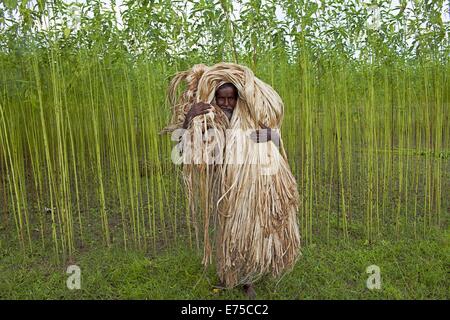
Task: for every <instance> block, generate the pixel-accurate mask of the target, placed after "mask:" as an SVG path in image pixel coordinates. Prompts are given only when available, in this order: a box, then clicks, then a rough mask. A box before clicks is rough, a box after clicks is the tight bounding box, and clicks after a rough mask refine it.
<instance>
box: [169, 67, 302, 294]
mask: <svg viewBox="0 0 450 320" xmlns="http://www.w3.org/2000/svg"><path fill="white" fill-rule="evenodd" d="M182 82H185V84H186V86H185V87H184V90H183V92H182V93H181V95H179V94H178V92H179V90H178V89H179V86H180V84H181V83H182ZM168 98H169V102H170V104H171V106H172V117H171V120H170V122H169V124H168V125H167V126H166V127H165V128H164V130H163V132H172V137H173V138H174V139H178V138H179V139H178V141H179V142H180V143H179V144H177V146H176V149H177V150H178V151H181V153H182V154H183V155H184V156H186V158H185V160H187V161H183V162H182V163H183V169H182V170H183V179H184V182H185V184H186V193H187V196H188V200H189V208H190V209H189V210H190V213H191V217H192V221H193V223H194V226H196V237H197V239H198V224H197V222H198V221H199V220H198V217H199V216H198V213H200V214H201V216H200V219H201V220H200V221H202V222H203V249H204V252H203V261H202V263H203V265H204V266H205V267H206V266H207V265H209V264H211V263H212V258H213V251H214V257H215V260H216V272H217V275H218V277H219V279H220V282H221V287H226V288H233V287H236V286H243V288H244V290H245V293H246V294H247V296H248V297H249V298H254V297H255V296H256V293H255V290H254V288H253V284H254V283H255V282H256V281H258V279H260V278H261V277H262V276H265V275H271V276H272V277H274V278H277V277H279V276H281V275H282V274H284V273H285V272H288V271H289V270H292V269H293V267H294V266H295V264H296V261H297V259H298V257H299V256H300V255H301V252H300V232H299V228H298V221H297V220H298V217H297V214H298V209H299V205H300V201H299V196H298V189H297V182H296V179H295V177H294V175H293V174H292V172H291V170H290V167H289V162H288V160H287V155H286V153H285V150H284V147H283V144H282V141H281V139H280V136H279V134H278V133H277V130H273V129H270V128H269V127H272V128H280V127H281V125H282V120H283V114H284V105H283V101H282V99H281V97H280V96H279V95H278V93H277V92H276V91H275V90H274V89H273V88H272V87H271V86H270V85H268V84H267V83H265V82H263V81H262V80H260V79H258V78H257V77H256V76H255V75H254V74H253V72H252V70H250V69H249V68H247V67H245V66H242V65H238V64H234V63H226V62H221V63H218V64H215V65H213V66H211V67H208V66H206V65H202V64H198V65H194V66H193V67H192V68H191V69H189V70H185V71H181V72H178V73H177V74H176V75H175V77H174V78H173V79H172V80H171V82H170V85H169V90H168ZM196 101H204V102H199V103H196ZM205 102H208V103H205ZM206 114H208V116H202V117H198V116H199V115H206ZM196 117H197V118H196ZM194 118H196V119H194ZM265 124H268V126H266V125H265ZM181 128H184V129H187V131H188V133H189V134H187V135H185V134H184V133H183V134H182V135H183V137H184V138H186V139H182V138H183V137H179V136H178V135H179V134H180V133H181V132H180V131H178V132H177V130H179V129H181ZM206 128H208V131H207V132H209V130H210V129H211V130H212V131H211V132H213V133H214V134H212V135H211V136H210V135H209V133H208V134H206V135H204V136H203V139H200V140H198V138H197V139H196V138H195V137H197V134H199V133H202V132H204V129H206ZM249 132H250V135H248V133H249ZM224 133H226V135H225V136H224V135H223V134H224ZM191 137H194V141H193V142H194V144H195V145H193V144H192V140H191ZM216 138H217V140H216ZM248 138H250V139H248ZM267 141H271V142H269V143H260V142H267ZM278 141H279V142H280V144H278ZM210 142H211V143H212V144H210ZM216 142H217V143H218V144H217V146H218V148H217V149H216V148H214V149H211V148H210V147H211V146H213V145H215V143H216ZM196 143H200V145H196ZM202 143H204V145H202ZM199 147H200V148H199ZM222 148H223V149H222ZM180 149H181V150H180ZM183 150H189V152H187V153H184V152H183ZM216 150H219V153H216ZM221 150H222V151H223V152H221ZM190 151H192V154H193V155H194V164H196V165H192V162H190V161H192V158H190V156H192V154H191V155H190ZM210 151H213V152H214V153H213V157H212V158H210V155H211V154H210ZM216 155H218V156H219V157H221V156H223V157H221V158H220V159H217V160H218V162H217V163H213V164H212V165H206V166H205V165H204V163H199V162H197V160H201V159H200V158H198V157H197V156H202V157H203V156H205V157H206V158H203V159H204V160H206V161H209V159H216ZM189 159H191V160H189ZM222 160H223V161H222ZM177 161H178V158H177ZM267 161H268V162H267ZM197 164H198V165H197ZM208 164H209V162H208ZM210 218H212V220H213V221H211V222H212V224H210V223H209V222H210V220H211V219H210ZM211 231H214V233H215V243H214V245H211V241H210V240H211V239H210V232H211ZM213 248H214V250H213Z"/></svg>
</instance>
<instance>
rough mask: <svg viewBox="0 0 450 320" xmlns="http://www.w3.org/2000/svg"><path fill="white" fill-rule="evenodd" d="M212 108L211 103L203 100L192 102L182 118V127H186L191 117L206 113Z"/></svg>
mask: <svg viewBox="0 0 450 320" xmlns="http://www.w3.org/2000/svg"><path fill="white" fill-rule="evenodd" d="M211 110H212V105H210V104H209V103H204V102H197V103H194V104H193V105H192V107H191V109H190V110H189V111H188V113H187V114H186V118H185V119H184V123H183V128H184V129H187V127H188V125H189V122H191V120H192V118H194V117H196V116H199V115H201V114H207V113H208V112H210V111H211Z"/></svg>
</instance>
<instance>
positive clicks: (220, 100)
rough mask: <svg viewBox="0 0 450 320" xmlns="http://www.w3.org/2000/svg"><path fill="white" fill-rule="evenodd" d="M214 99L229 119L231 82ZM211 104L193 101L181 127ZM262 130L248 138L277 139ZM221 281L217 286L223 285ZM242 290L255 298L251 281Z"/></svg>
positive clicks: (234, 97)
mask: <svg viewBox="0 0 450 320" xmlns="http://www.w3.org/2000/svg"><path fill="white" fill-rule="evenodd" d="M215 101H216V104H217V106H218V107H220V108H221V110H222V111H223V112H224V113H225V115H226V116H227V118H228V120H229V121H231V117H232V116H233V111H234V109H235V108H236V104H237V101H238V90H237V88H236V87H235V86H234V85H233V84H232V83H225V84H223V85H221V86H220V87H219V88H218V89H217V90H216V93H215ZM212 108H213V106H212V105H211V104H208V103H204V102H199V103H194V104H193V105H192V107H191V108H190V110H189V111H188V113H187V114H186V118H185V121H184V123H183V128H184V129H187V128H188V126H189V123H190V121H191V120H192V119H193V118H194V117H196V116H199V115H202V114H207V113H209V112H211V111H212ZM260 125H261V126H262V128H263V130H256V131H254V132H252V133H251V134H250V138H251V139H252V140H253V141H254V142H257V143H261V142H267V141H271V140H273V141H275V142H277V141H279V136H278V133H277V131H275V130H272V129H270V128H268V127H267V126H265V125H263V124H262V123H261V124H260ZM223 286H224V285H223V284H222V283H221V284H219V287H223ZM243 290H244V292H245V294H246V295H247V297H248V298H249V299H255V298H256V292H255V289H254V287H253V284H252V283H247V284H244V285H243Z"/></svg>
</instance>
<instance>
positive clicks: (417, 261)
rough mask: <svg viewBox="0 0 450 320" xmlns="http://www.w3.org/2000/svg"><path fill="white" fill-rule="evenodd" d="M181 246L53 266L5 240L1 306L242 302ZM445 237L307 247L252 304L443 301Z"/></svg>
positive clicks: (44, 255)
mask: <svg viewBox="0 0 450 320" xmlns="http://www.w3.org/2000/svg"><path fill="white" fill-rule="evenodd" d="M184 243H185V242H183V241H181V240H180V241H179V242H178V244H175V245H174V246H172V247H170V248H166V249H165V250H163V251H162V252H161V253H160V254H158V255H149V254H146V253H144V252H143V251H138V250H128V251H125V250H123V249H122V248H112V249H110V250H106V248H103V247H99V246H96V247H94V246H93V247H92V248H91V249H87V250H81V251H79V252H77V253H76V254H75V255H74V257H73V258H72V259H71V260H70V261H65V262H64V263H57V262H55V261H54V260H53V258H54V256H53V255H52V254H49V253H48V252H45V251H37V252H34V253H33V254H18V252H17V249H16V248H13V247H12V246H8V245H7V244H6V243H5V241H4V240H3V241H2V243H1V247H0V259H1V261H2V263H1V264H0V298H1V299H245V296H244V295H243V293H242V292H241V290H240V289H238V288H236V289H231V290H214V288H213V286H214V285H215V284H216V283H217V281H218V280H217V277H216V276H215V272H214V268H209V269H207V270H206V271H205V270H204V269H203V267H202V266H201V255H200V254H198V253H197V252H196V251H195V250H192V249H190V248H189V246H186V245H185V244H184ZM448 245H449V243H448V235H446V236H443V235H442V233H441V232H435V233H432V234H430V235H429V236H428V237H427V238H426V239H422V240H417V241H411V240H392V241H381V242H380V243H378V244H374V245H367V244H364V243H363V242H362V241H358V240H352V241H350V242H349V243H347V244H345V243H343V242H336V243H330V244H321V245H314V244H313V245H309V246H307V247H305V248H304V249H303V250H302V252H303V255H302V257H301V258H300V260H299V261H298V263H297V265H296V266H295V268H294V270H293V271H292V272H291V273H288V274H287V275H285V276H284V277H282V278H281V279H279V281H275V280H274V279H270V278H265V279H262V280H261V281H260V282H258V283H257V285H256V290H257V294H258V296H257V298H258V299H449V298H450V291H449V290H450V281H449V278H448V267H449V265H448V261H450V260H449V258H450V256H449V250H448ZM71 264H76V265H78V266H79V267H80V269H81V289H80V290H76V289H75V290H69V289H68V288H67V286H66V280H67V278H68V277H69V276H70V274H66V269H67V266H68V265H71ZM373 264H375V265H377V266H379V267H380V271H381V289H380V290H377V289H373V290H369V289H368V288H367V287H366V281H367V278H368V277H369V274H368V273H366V268H367V267H368V266H370V265H373Z"/></svg>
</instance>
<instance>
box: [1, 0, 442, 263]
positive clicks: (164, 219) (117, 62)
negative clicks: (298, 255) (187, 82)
mask: <svg viewBox="0 0 450 320" xmlns="http://www.w3.org/2000/svg"><path fill="white" fill-rule="evenodd" d="M449 14H450V13H449V3H448V2H447V3H445V2H444V1H403V0H402V1H397V2H391V1H372V2H367V1H359V0H353V1H343V0H334V1H287V0H281V1H278V0H277V1H261V0H260V1H257V0H250V1H228V0H221V1H211V0H201V1H165V0H160V1H123V2H119V1H114V0H112V1H99V0H88V1H85V2H68V1H56V0H55V1H26V0H23V1H16V0H8V1H2V2H1V3H0V70H1V71H0V173H1V174H0V199H1V202H0V203H1V205H0V212H1V225H0V228H1V230H2V233H3V235H6V236H5V237H6V239H8V240H5V241H7V243H8V244H11V243H16V244H20V246H22V248H24V249H27V250H33V248H41V247H42V248H49V247H52V248H53V250H54V251H55V252H56V253H58V255H60V254H63V255H71V254H73V252H75V251H77V250H79V249H80V248H84V247H86V246H91V247H95V246H98V245H99V243H100V242H99V240H100V239H101V240H102V241H103V243H104V244H105V245H108V246H110V245H112V244H115V243H117V244H119V245H120V246H124V247H125V248H129V247H138V248H149V249H153V250H158V248H160V247H161V246H163V245H164V244H167V243H170V242H171V241H172V240H174V241H177V240H179V239H188V240H187V241H189V243H190V244H191V246H195V244H196V243H197V246H199V243H198V240H197V239H198V235H197V229H196V227H195V223H194V222H195V221H193V220H192V217H191V216H190V214H189V210H187V208H186V198H185V194H184V191H183V185H182V181H181V179H180V176H179V167H176V166H175V165H174V164H173V163H172V162H171V161H170V154H171V149H172V147H173V145H174V144H173V142H171V141H170V137H165V136H159V135H158V132H159V130H160V129H161V128H162V127H163V126H164V125H165V124H166V123H167V121H168V119H169V115H170V112H169V109H168V105H167V102H166V100H165V93H166V88H167V85H168V81H169V80H170V78H171V76H173V75H174V74H175V73H176V72H177V71H180V70H184V69H187V68H190V67H191V66H192V65H193V64H196V63H205V64H213V63H216V62H220V61H230V62H237V63H241V64H244V65H246V66H248V67H250V68H251V69H252V70H253V71H254V72H255V74H256V75H257V76H258V77H260V78H261V79H263V80H264V81H266V82H268V83H269V84H271V85H272V86H273V87H274V88H275V89H276V90H277V91H278V92H279V93H280V95H281V96H282V98H283V100H284V102H285V105H286V113H285V118H284V123H283V127H282V137H283V140H284V141H285V145H286V146H287V151H288V156H289V160H290V162H291V166H292V169H293V172H294V173H295V175H296V177H297V179H298V183H299V192H300V194H301V197H302V206H301V209H300V212H299V221H300V225H301V233H302V237H303V241H304V244H312V243H314V242H327V243H329V242H332V241H341V240H345V241H349V240H362V241H363V242H365V243H366V244H368V243H373V242H374V241H378V240H383V239H388V238H389V239H390V238H392V237H394V238H396V239H402V238H418V237H419V238H420V237H426V236H427V234H429V232H430V231H431V230H434V229H436V228H437V230H441V231H442V230H445V228H446V226H447V220H448V208H449V205H450V197H449V195H448V190H449V188H450V179H449V169H450V165H449V154H450V140H449V138H450V129H449V125H448V124H449V99H450V97H449V92H450V83H449V74H450V64H449V52H450V51H449V50H450V48H449V23H448V21H449ZM441 231H439V232H441ZM196 235H197V236H196Z"/></svg>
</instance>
